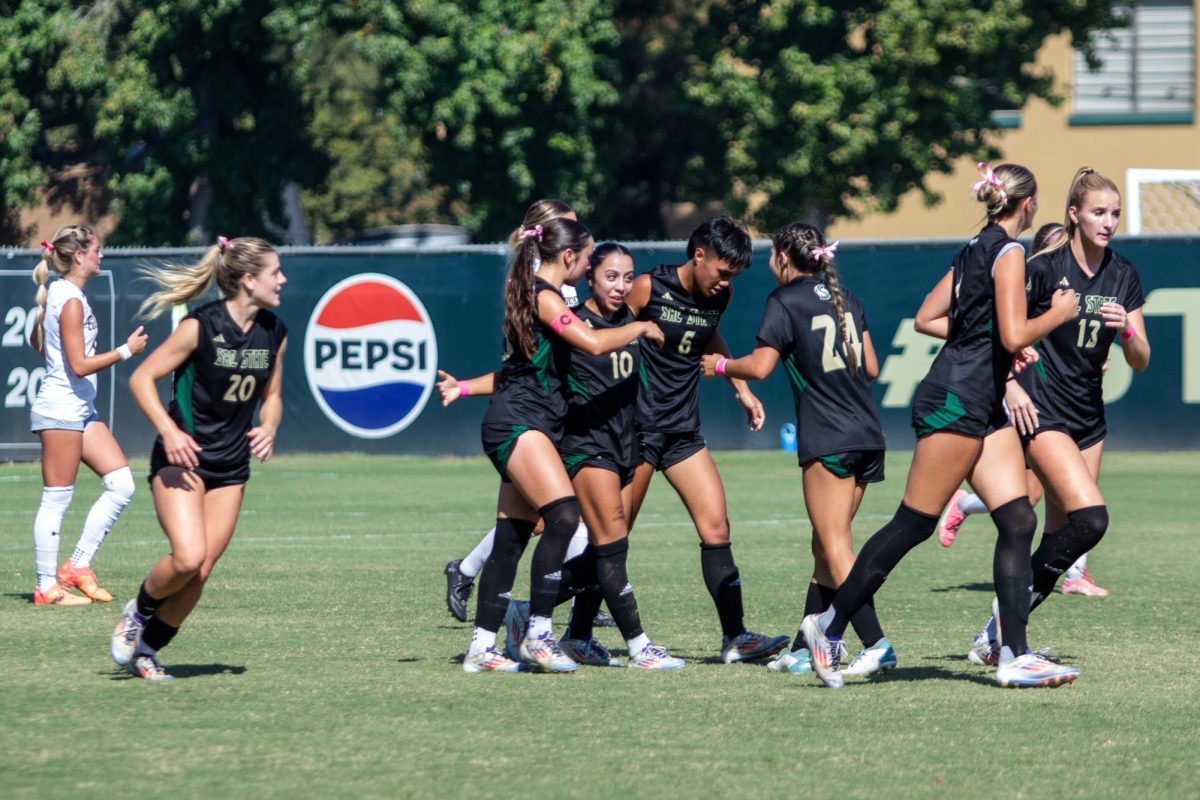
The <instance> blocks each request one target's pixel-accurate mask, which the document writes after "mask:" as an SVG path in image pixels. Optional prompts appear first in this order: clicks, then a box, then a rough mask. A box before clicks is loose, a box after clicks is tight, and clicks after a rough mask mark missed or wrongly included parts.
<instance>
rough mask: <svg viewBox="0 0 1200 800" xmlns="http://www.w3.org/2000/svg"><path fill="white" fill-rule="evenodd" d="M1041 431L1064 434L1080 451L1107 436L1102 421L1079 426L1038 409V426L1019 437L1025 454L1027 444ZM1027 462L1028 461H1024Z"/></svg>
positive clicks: (1027, 449) (1106, 430)
mask: <svg viewBox="0 0 1200 800" xmlns="http://www.w3.org/2000/svg"><path fill="white" fill-rule="evenodd" d="M1042 431H1058V432H1060V433H1065V434H1066V435H1067V436H1070V437H1071V441H1073V442H1075V444H1076V445H1077V446H1078V447H1079V449H1080V450H1087V449H1088V448H1089V447H1094V446H1095V445H1097V444H1099V443H1100V442H1103V441H1104V437H1106V436H1108V423H1106V422H1105V421H1104V420H1099V421H1098V422H1094V423H1092V424H1090V425H1080V424H1078V423H1070V422H1067V421H1065V420H1063V419H1061V418H1059V417H1056V416H1055V415H1054V414H1053V413H1052V412H1051V413H1047V412H1043V411H1042V410H1041V409H1038V426H1037V430H1035V431H1034V432H1033V433H1032V434H1030V435H1029V436H1022V437H1021V444H1022V445H1024V447H1025V450H1026V452H1027V453H1028V451H1029V443H1030V442H1032V441H1033V440H1034V439H1035V438H1037V435H1038V434H1039V433H1041V432H1042ZM1026 460H1028V459H1026Z"/></svg>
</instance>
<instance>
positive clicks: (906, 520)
mask: <svg viewBox="0 0 1200 800" xmlns="http://www.w3.org/2000/svg"><path fill="white" fill-rule="evenodd" d="M937 520H938V518H937V517H931V516H929V515H928V514H922V513H921V512H920V511H914V510H913V509H911V508H909V507H908V506H906V505H904V504H903V503H901V504H900V507H899V508H898V509H896V514H895V516H893V517H892V519H891V521H890V522H889V523H888V524H886V525H884V526H883V527H882V528H880V529H879V531H878V532H877V533H876V534H875V535H874V536H872V537H871V538H870V539H868V540H867V543H866V544H865V545H863V548H862V550H860V551H859V553H858V558H856V559H855V560H854V568H853V569H851V570H850V574H849V575H848V576H846V580H845V582H844V583H842V585H841V586H839V587H838V590H837V597H836V598H835V599H834V601H833V608H834V615H833V621H832V622H831V623H829V628H828V629H827V630H826V631H825V632H826V633H827V634H829V635H830V636H841V635H842V634H843V633H845V632H846V626H847V625H848V624H849V623H850V620H851V619H852V618H853V617H854V615H856V614H857V613H858V610H859V609H860V608H862V607H863V606H865V605H866V604H867V601H869V600H870V599H871V598H872V597H874V596H875V593H876V592H877V591H879V587H880V586H883V582H884V581H885V580H887V577H888V575H890V574H891V572H892V570H893V569H895V568H896V565H897V564H899V563H900V560H901V559H903V558H904V556H906V555H908V552H909V551H910V550H912V549H913V548H914V547H916V546H917V545H919V544H920V543H921V542H923V541H925V540H926V539H928V538H929V537H930V536H933V532H934V530H935V529H936V528H937Z"/></svg>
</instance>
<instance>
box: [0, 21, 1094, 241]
mask: <svg viewBox="0 0 1200 800" xmlns="http://www.w3.org/2000/svg"><path fill="white" fill-rule="evenodd" d="M1112 24H1113V16H1112V10H1111V3H1110V2H1101V1H1100V0H1068V1H1065V2H1061V3H1041V2H1034V1H1032V0H1031V1H1030V2H1018V0H997V1H996V2H989V3H981V2H966V1H965V0H891V1H890V2H815V1H814V0H771V1H770V2H761V1H760V2H750V1H749V0H693V2H687V3H685V2H682V0H659V1H658V2H632V1H631V0H576V2H573V3H569V4H564V3H561V2H557V0H521V2H517V1H516V0H460V1H459V2H449V1H448V0H440V1H438V0H407V1H406V2H396V1H389V0H355V2H346V1H345V0H342V1H338V0H292V1H291V2H288V1H286V0H144V1H143V2H135V1H134V0H98V1H97V2H94V3H92V4H91V5H88V6H83V7H81V6H79V5H78V4H77V3H70V2H65V1H64V0H9V2H4V1H3V0H0V195H2V199H3V201H4V207H5V209H7V210H8V223H9V224H8V228H7V230H6V232H4V233H3V234H2V235H3V237H4V240H6V241H14V240H16V239H18V238H20V232H18V231H15V230H14V229H13V228H12V220H13V209H15V208H17V207H21V206H28V205H30V204H35V203H37V202H40V200H41V194H42V191H43V189H44V188H45V187H46V186H47V185H50V184H52V185H54V186H55V187H58V188H59V189H61V190H72V189H73V191H74V192H75V194H76V195H79V197H77V198H76V199H77V200H79V199H86V200H89V201H91V202H92V203H93V204H96V205H93V207H91V208H90V209H87V212H88V213H90V212H91V211H96V210H99V211H102V210H103V209H104V207H105V204H106V203H109V202H111V206H109V207H110V208H111V210H113V211H115V212H117V214H118V215H119V224H118V227H117V230H116V232H115V233H114V235H113V236H112V237H110V240H111V241H114V242H120V243H136V244H146V245H162V244H179V243H182V242H185V241H188V240H189V239H192V240H206V239H211V237H212V236H213V235H214V234H215V233H217V232H226V231H237V232H240V233H257V234H266V235H268V236H272V235H275V234H277V233H278V232H279V230H280V229H282V228H285V227H287V225H288V222H289V220H288V219H287V215H286V213H285V209H284V206H283V203H282V197H283V195H284V193H285V191H288V190H289V189H299V194H300V197H301V198H302V201H303V208H304V212H305V216H306V217H307V220H308V223H309V225H310V227H311V229H312V231H313V233H314V235H315V237H316V238H317V239H318V240H322V241H329V240H331V239H334V238H336V237H338V236H342V235H345V234H348V233H350V232H352V231H354V230H359V229H362V228H367V227H373V226H376V225H383V224H389V223H396V222H421V221H451V222H457V223H459V224H462V225H465V226H466V227H467V228H468V229H469V230H470V231H471V232H472V234H473V235H474V236H475V237H476V238H477V239H480V240H492V239H498V238H501V237H503V236H504V235H505V234H506V233H507V232H508V231H509V230H510V229H511V228H512V226H513V225H514V224H515V220H516V217H517V216H518V215H519V213H520V210H521V209H522V208H523V207H524V205H525V204H526V203H527V202H529V201H530V200H531V199H533V198H535V197H539V196H557V197H562V198H564V199H567V200H569V201H570V202H571V203H572V204H574V205H575V206H576V207H577V208H579V209H580V211H581V212H583V213H585V214H586V215H587V217H588V219H589V220H590V221H593V222H594V224H595V225H596V226H597V227H603V229H604V230H605V231H606V232H607V233H611V234H615V235H620V236H630V237H632V236H638V237H653V236H657V235H660V234H661V232H662V231H661V225H662V223H661V218H662V217H661V209H662V207H663V204H665V203H670V202H675V201H680V200H693V201H698V202H703V201H715V202H718V203H720V204H722V205H724V206H725V207H727V208H728V209H729V210H730V211H732V212H733V213H735V214H738V215H741V216H743V217H745V218H747V219H749V220H750V221H752V222H754V223H756V224H758V225H760V226H764V227H766V226H771V225H774V224H776V223H778V222H780V221H781V220H783V219H785V218H792V217H794V216H795V215H796V214H797V213H799V212H800V211H801V210H802V209H803V210H805V211H806V213H808V214H809V215H810V216H812V217H814V218H816V219H818V220H822V219H826V218H828V217H838V216H846V215H852V214H855V213H860V212H862V211H864V210H868V209H883V210H889V209H892V208H894V207H895V205H896V203H897V201H898V199H899V198H900V196H901V195H902V194H904V193H905V192H907V191H910V190H912V189H916V190H918V191H921V192H923V193H924V194H925V196H926V199H927V200H928V201H930V202H932V201H934V200H935V199H936V198H935V197H934V195H933V194H932V193H931V192H930V191H929V190H928V188H927V187H926V185H925V176H926V175H928V174H930V173H936V172H944V171H947V170H948V169H949V167H950V165H951V164H952V162H953V161H954V160H956V159H957V158H959V157H961V156H963V155H966V154H977V155H980V156H983V155H989V154H990V150H991V148H990V146H989V138H988V134H989V132H990V130H991V129H992V122H991V114H992V112H993V111H995V110H997V109H1006V108H1019V107H1021V106H1022V105H1023V104H1024V103H1025V101H1026V100H1027V99H1028V98H1030V97H1035V96H1036V97H1044V98H1051V97H1052V95H1051V91H1052V84H1051V79H1050V76H1048V75H1045V74H1042V73H1041V72H1039V71H1038V70H1037V68H1036V66H1035V63H1034V60H1035V57H1036V54H1037V51H1038V49H1039V47H1040V46H1041V44H1042V42H1043V41H1044V39H1045V38H1046V37H1047V36H1049V35H1051V34H1055V33H1058V32H1061V31H1064V30H1069V31H1071V32H1072V34H1073V35H1074V36H1075V38H1076V41H1082V40H1083V39H1084V37H1085V35H1086V33H1087V32H1088V31H1090V30H1091V29H1093V28H1096V27H1109V26H1111V25H1112ZM68 168H71V169H73V170H74V172H66V171H64V170H67V169H68ZM80 174H85V175H86V176H87V180H82V181H80V180H79V178H78V176H79V175H80ZM72 175H74V176H75V177H74V178H71V176H72ZM70 180H76V183H75V184H70ZM97 185H100V186H103V187H104V189H105V191H104V192H103V193H98V192H96V191H95V187H96V186H97ZM0 222H2V220H0ZM276 238H278V237H277V236H276Z"/></svg>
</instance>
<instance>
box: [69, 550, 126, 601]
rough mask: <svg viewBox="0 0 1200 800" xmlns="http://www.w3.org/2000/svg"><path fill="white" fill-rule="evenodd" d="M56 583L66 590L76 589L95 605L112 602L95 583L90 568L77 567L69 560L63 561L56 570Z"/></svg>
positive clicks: (94, 574)
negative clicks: (95, 603)
mask: <svg viewBox="0 0 1200 800" xmlns="http://www.w3.org/2000/svg"><path fill="white" fill-rule="evenodd" d="M58 582H59V584H61V585H62V586H66V587H67V588H75V589H78V590H79V591H81V592H83V593H84V594H85V595H87V597H88V598H89V599H91V600H94V601H96V602H97V603H109V602H112V599H113V597H112V595H111V594H109V593H108V590H107V589H102V588H101V587H100V584H99V583H97V582H96V573H95V572H93V571H92V568H91V567H77V566H75V565H74V564H72V563H71V562H70V560H67V561H64V562H63V565H62V566H61V567H59V568H58Z"/></svg>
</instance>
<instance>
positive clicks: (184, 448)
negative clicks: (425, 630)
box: [110, 237, 287, 680]
mask: <svg viewBox="0 0 1200 800" xmlns="http://www.w3.org/2000/svg"><path fill="white" fill-rule="evenodd" d="M146 274H147V277H149V278H150V279H151V280H153V281H154V282H155V283H157V284H158V285H159V286H160V287H161V288H160V290H159V291H157V292H155V293H154V294H152V295H151V296H150V297H149V298H147V300H146V302H145V303H144V304H143V305H142V311H143V312H144V313H146V315H147V316H148V317H149V318H153V317H156V316H158V315H159V314H161V313H162V312H163V311H165V310H167V309H168V308H170V307H171V306H173V305H176V304H180V303H187V302H189V301H191V300H194V299H196V298H198V297H202V296H203V295H204V294H206V293H207V292H208V290H209V287H210V286H212V284H213V282H214V281H215V282H216V284H217V286H218V287H219V288H220V291H221V295H222V299H220V300H216V301H214V302H211V303H206V304H204V305H202V306H200V307H199V308H197V309H196V310H195V311H193V312H192V313H190V314H188V315H187V317H185V318H184V319H183V321H182V322H180V323H179V327H178V328H176V329H175V332H174V333H172V334H171V336H170V338H168V339H167V341H166V342H164V343H163V345H162V346H161V347H159V348H158V349H157V350H155V351H154V352H153V353H152V354H151V355H150V356H149V357H148V358H147V359H146V360H145V362H144V363H143V364H142V365H141V366H140V367H138V368H137V370H135V371H134V373H133V375H132V376H130V378H129V389H130V392H131V393H132V394H133V397H134V399H135V400H136V401H137V404H138V406H139V407H140V408H141V409H142V413H144V414H145V415H146V417H147V418H148V419H149V420H150V422H151V424H152V425H153V426H154V427H155V429H156V430H158V432H159V435H158V438H156V439H155V441H154V449H153V451H152V453H151V456H150V486H151V489H152V491H153V492H154V509H155V511H156V512H157V514H158V519H159V521H160V522H161V524H162V526H163V531H164V532H165V533H166V535H167V539H168V541H169V542H170V544H171V553H170V554H169V555H166V556H163V557H162V558H161V559H159V560H158V562H157V563H156V564H155V565H154V566H153V567H152V568H151V569H150V572H149V574H148V575H147V576H146V579H145V580H144V581H143V582H142V585H141V588H140V589H138V593H137V597H136V598H134V599H132V600H130V601H129V603H128V604H126V606H125V609H124V611H123V613H122V614H121V619H120V621H119V622H118V623H117V627H116V630H115V631H114V632H113V635H112V639H111V642H110V652H111V654H112V658H113V660H114V661H116V662H117V664H119V665H121V666H123V667H125V668H126V669H128V670H129V671H130V672H131V673H133V674H134V675H136V676H138V677H142V678H146V679H149V680H169V679H170V678H171V676H170V675H169V674H168V673H167V672H166V670H164V669H163V668H162V666H161V665H160V664H159V663H158V658H157V655H158V651H159V650H161V649H162V648H164V647H166V646H167V645H168V644H169V643H170V642H171V640H172V639H173V638H174V636H175V634H176V633H177V632H178V631H179V626H180V625H182V624H183V621H184V620H185V619H187V617H188V615H189V614H190V613H191V612H192V609H193V608H195V607H196V603H198V602H199V600H200V595H201V593H202V592H203V591H204V584H205V582H206V581H207V580H208V578H209V576H210V575H211V574H212V570H213V567H214V566H216V563H217V559H219V558H220V557H221V554H222V553H224V552H225V548H226V547H227V546H228V545H229V540H230V538H232V536H233V529H234V525H235V523H236V522H237V517H238V512H239V511H240V510H241V507H242V497H243V495H244V493H245V489H246V481H247V480H249V479H250V457H251V456H254V457H256V458H258V459H259V461H266V460H267V459H268V458H270V457H271V453H272V452H273V451H274V446H275V433H276V431H277V430H278V428H279V422H280V419H281V418H282V416H283V400H282V396H283V356H284V351H285V349H286V347H287V326H286V325H284V324H283V321H282V320H281V319H279V318H278V317H276V316H275V314H274V313H272V312H271V311H269V310H268V309H273V308H278V307H279V293H280V290H281V289H282V288H283V285H284V283H286V282H287V279H286V278H285V277H284V275H283V271H282V269H281V268H280V264H279V255H278V254H277V253H276V252H275V250H274V248H272V247H271V245H269V244H267V243H266V242H264V241H263V240H262V239H255V238H250V237H243V238H237V239H226V238H224V237H220V238H218V240H217V244H216V245H215V246H213V247H210V248H209V249H208V251H207V252H206V253H205V254H204V257H203V258H202V259H201V261H200V263H198V264H196V265H193V266H188V267H183V268H180V269H168V270H164V271H157V270H147V272H146ZM172 373H174V379H173V394H172V400H171V405H170V408H169V409H167V408H164V407H163V404H162V401H161V400H159V397H158V390H157V388H156V387H155V384H156V383H157V382H158V381H159V380H161V379H162V378H165V377H166V376H167V375H171V374H172ZM255 410H258V414H259V424H258V425H257V426H256V425H254V412H255Z"/></svg>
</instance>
